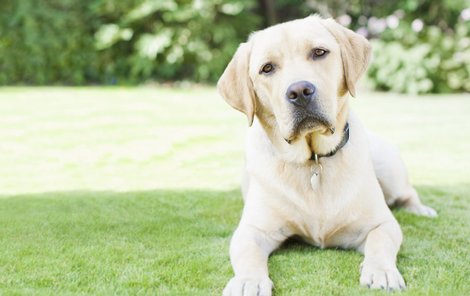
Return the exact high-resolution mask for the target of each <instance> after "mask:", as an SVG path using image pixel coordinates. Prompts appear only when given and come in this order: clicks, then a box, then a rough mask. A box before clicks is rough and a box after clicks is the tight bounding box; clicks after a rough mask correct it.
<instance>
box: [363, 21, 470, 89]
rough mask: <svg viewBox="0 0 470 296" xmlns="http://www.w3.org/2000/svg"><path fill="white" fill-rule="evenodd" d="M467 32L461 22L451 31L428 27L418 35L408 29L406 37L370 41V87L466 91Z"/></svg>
mask: <svg viewBox="0 0 470 296" xmlns="http://www.w3.org/2000/svg"><path fill="white" fill-rule="evenodd" d="M410 31H411V30H410ZM469 32H470V30H469V26H468V25H467V24H465V23H464V22H463V21H462V22H460V23H458V24H457V25H456V31H455V33H453V34H446V33H444V32H443V31H442V30H440V29H439V28H437V27H435V26H431V27H429V28H426V29H425V31H424V32H422V33H419V34H418V33H416V32H413V31H411V32H408V33H406V38H404V37H402V38H401V39H400V38H397V39H396V40H393V41H388V42H387V41H383V40H380V39H376V40H373V49H374V59H373V62H372V63H371V65H370V67H369V71H368V78H369V80H370V81H371V83H372V86H373V87H374V88H375V89H380V90H392V91H396V92H404V93H444V92H465V91H466V92H470V38H469V37H468V36H469ZM394 34H397V35H400V34H402V33H400V30H397V31H395V32H394ZM399 40H400V41H399Z"/></svg>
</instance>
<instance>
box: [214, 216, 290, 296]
mask: <svg viewBox="0 0 470 296" xmlns="http://www.w3.org/2000/svg"><path fill="white" fill-rule="evenodd" d="M281 243H282V239H280V238H273V237H271V236H269V235H267V234H266V233H265V232H264V231H262V230H261V229H258V228H256V227H254V226H251V225H248V224H240V225H239V226H238V228H237V230H236V231H235V233H234V235H233V238H232V241H231V243H230V261H231V262H232V267H233V270H234V272H235V277H233V278H232V279H231V280H230V281H229V282H228V284H227V286H226V287H225V289H224V292H223V295H224V296H229V295H230V296H239V295H240V296H242V295H243V296H252V295H253V296H256V295H260V296H268V295H271V290H272V287H273V284H272V282H271V280H270V279H269V275H268V257H269V254H271V252H272V251H273V250H274V249H276V248H277V247H278V246H279V245H280V244H281Z"/></svg>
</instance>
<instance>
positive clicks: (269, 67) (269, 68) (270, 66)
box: [260, 63, 274, 74]
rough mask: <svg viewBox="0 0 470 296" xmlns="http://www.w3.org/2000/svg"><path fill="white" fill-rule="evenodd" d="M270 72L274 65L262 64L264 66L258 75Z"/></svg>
mask: <svg viewBox="0 0 470 296" xmlns="http://www.w3.org/2000/svg"><path fill="white" fill-rule="evenodd" d="M272 71H274V65H273V64H271V63H267V64H264V66H263V67H262V68H261V71H260V74H261V73H264V74H269V73H271V72H272Z"/></svg>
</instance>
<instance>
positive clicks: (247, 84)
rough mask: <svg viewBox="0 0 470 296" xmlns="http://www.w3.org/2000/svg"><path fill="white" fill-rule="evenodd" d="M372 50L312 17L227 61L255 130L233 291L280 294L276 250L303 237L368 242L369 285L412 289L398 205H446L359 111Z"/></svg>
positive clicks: (271, 32)
mask: <svg viewBox="0 0 470 296" xmlns="http://www.w3.org/2000/svg"><path fill="white" fill-rule="evenodd" d="M369 57H370V45H369V43H368V41H367V40H366V39H365V38H363V37H362V36H360V35H358V34H356V33H354V32H353V31H351V30H348V29H346V28H344V27H342V26H340V25H339V24H337V23H336V22H335V21H334V20H332V19H322V18H320V17H318V16H310V17H307V18H305V19H300V20H295V21H291V22H287V23H283V24H280V25H276V26H273V27H270V28H267V29H265V30H262V31H259V32H256V33H254V34H252V35H251V36H250V38H249V40H248V41H247V42H246V43H243V44H241V45H240V47H239V48H238V50H237V52H236V53H235V55H234V57H233V59H232V61H231V62H230V63H229V65H228V66H227V68H226V70H225V72H224V73H223V75H222V77H221V78H220V80H219V82H218V89H219V92H220V93H221V95H222V96H223V98H224V99H225V100H226V101H227V102H228V103H229V104H230V105H231V106H232V107H234V108H235V109H237V110H239V111H241V112H243V113H245V114H246V116H247V117H248V122H249V124H250V126H251V127H250V128H249V130H248V139H247V147H246V170H245V177H244V181H243V186H242V189H243V190H242V191H243V197H244V202H245V206H244V209H243V214H242V217H241V221H240V224H239V225H238V228H237V230H236V231H235V233H234V235H233V238H232V241H231V245H230V259H231V262H232V266H233V269H234V272H235V276H234V277H233V278H232V279H231V280H230V281H229V282H228V284H227V286H226V287H225V289H224V295H271V291H272V287H273V285H272V282H271V280H270V279H269V275H268V265H267V261H268V257H269V254H270V253H271V252H272V251H273V250H275V249H276V248H277V247H279V245H280V244H281V243H282V242H283V241H285V240H286V239H287V238H288V237H291V236H296V237H300V238H302V239H303V240H305V241H306V242H308V243H311V244H313V245H315V246H318V247H320V248H327V247H341V248H354V249H357V250H358V251H360V252H363V253H364V255H365V256H364V261H363V262H362V265H361V274H360V283H361V285H365V286H368V287H370V288H382V289H387V290H398V289H403V288H405V282H404V280H403V277H402V276H401V274H400V272H399V271H398V269H397V267H396V256H397V253H398V250H399V248H400V244H401V241H402V233H401V230H400V226H399V225H398V223H397V221H396V220H395V218H394V216H393V215H392V213H391V211H390V209H389V208H388V206H387V204H388V205H393V204H399V205H401V206H403V207H404V208H405V209H408V210H409V211H412V212H414V213H417V214H421V215H426V216H435V215H436V212H435V211H434V210H433V209H431V208H429V207H426V206H424V205H423V204H421V202H420V200H419V197H418V195H417V193H416V191H415V190H414V189H413V187H412V186H411V185H410V183H409V181H408V177H407V173H406V169H405V166H404V164H403V162H402V161H401V159H400V156H399V154H398V152H397V151H396V150H395V149H394V148H393V147H392V146H390V145H389V144H387V143H385V142H383V141H382V140H381V139H379V138H377V137H376V136H375V135H372V134H370V133H368V132H367V131H366V130H365V129H364V127H363V126H362V124H361V122H360V121H359V119H358V118H357V117H356V116H355V115H354V113H353V112H351V111H350V110H349V104H348V100H349V93H350V94H351V95H352V96H355V92H356V91H355V84H356V82H357V81H358V79H359V78H360V77H361V75H362V74H363V73H364V71H365V70H366V68H367V64H368V61H369Z"/></svg>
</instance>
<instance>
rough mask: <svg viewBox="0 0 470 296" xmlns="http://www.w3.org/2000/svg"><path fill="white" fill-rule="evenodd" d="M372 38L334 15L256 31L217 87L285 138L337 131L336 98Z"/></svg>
mask: <svg viewBox="0 0 470 296" xmlns="http://www.w3.org/2000/svg"><path fill="white" fill-rule="evenodd" d="M369 56H370V46H369V43H368V41H367V40H366V39H365V38H364V37H362V36H361V35H359V34H356V33H354V32H353V31H351V30H349V29H346V28H344V27H342V26H341V25H339V24H337V23H336V22H335V21H334V20H332V19H322V18H320V17H318V16H310V17H307V18H305V19H300V20H295V21H291V22H287V23H283V24H279V25H276V26H272V27H269V28H267V29H265V30H262V31H259V32H256V33H254V34H252V35H251V36H250V38H249V40H248V41H247V42H246V43H243V44H241V45H240V47H239V48H238V50H237V52H236V53H235V55H234V57H233V59H232V60H231V62H230V63H229V65H228V66H227V68H226V69H225V72H224V73H223V75H222V77H221V78H220V80H219V82H218V89H219V92H220V93H221V94H222V96H223V97H224V99H225V100H226V101H227V102H228V103H229V104H230V105H231V106H232V107H234V108H235V109H237V110H240V111H242V112H243V113H245V114H246V115H247V117H248V122H249V124H250V125H251V123H252V122H253V118H254V116H255V114H256V115H257V116H258V118H259V119H260V121H261V122H262V123H264V124H265V125H267V126H269V127H274V128H278V130H279V132H278V134H280V135H281V136H282V137H283V138H284V139H285V140H286V141H287V142H291V141H295V140H297V139H299V138H303V137H305V136H306V135H308V134H312V133H322V134H328V133H331V132H332V131H333V130H334V127H335V124H336V120H337V116H338V112H339V110H340V109H341V106H340V102H339V99H338V98H341V97H344V96H345V95H346V94H347V92H348V91H349V92H350V93H351V94H352V95H353V96H354V95H355V84H356V82H357V81H358V79H359V78H360V76H361V75H362V73H363V72H364V71H365V69H366V68H367V64H368V61H369Z"/></svg>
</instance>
